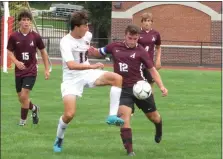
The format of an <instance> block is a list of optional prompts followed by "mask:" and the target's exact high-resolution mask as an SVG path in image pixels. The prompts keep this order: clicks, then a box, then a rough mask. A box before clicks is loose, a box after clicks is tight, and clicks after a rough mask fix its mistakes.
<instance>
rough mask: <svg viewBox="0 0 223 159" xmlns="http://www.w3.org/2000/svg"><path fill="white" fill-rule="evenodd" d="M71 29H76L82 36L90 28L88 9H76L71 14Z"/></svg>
mask: <svg viewBox="0 0 223 159" xmlns="http://www.w3.org/2000/svg"><path fill="white" fill-rule="evenodd" d="M70 25H71V30H72V31H75V32H76V33H77V34H78V36H79V37H80V38H81V37H83V36H84V35H85V33H86V32H87V31H88V30H89V28H88V14H87V11H85V10H81V11H76V12H74V13H73V14H72V15H71V20H70Z"/></svg>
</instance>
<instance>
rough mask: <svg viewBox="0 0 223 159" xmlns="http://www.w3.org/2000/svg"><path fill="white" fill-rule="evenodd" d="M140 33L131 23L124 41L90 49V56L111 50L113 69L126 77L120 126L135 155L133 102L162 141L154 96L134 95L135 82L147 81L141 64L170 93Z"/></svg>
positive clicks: (160, 86) (123, 137)
mask: <svg viewBox="0 0 223 159" xmlns="http://www.w3.org/2000/svg"><path fill="white" fill-rule="evenodd" d="M139 33H140V29H139V28H138V27H137V26H135V25H129V26H127V28H126V30H125V41H124V42H117V43H111V44H109V45H107V46H106V47H103V48H100V49H99V51H98V50H97V49H95V48H93V47H91V48H90V49H89V54H91V55H99V52H100V54H101V55H106V53H111V54H112V57H113V60H114V63H113V65H114V72H116V73H118V74H120V75H121V76H122V77H123V85H122V93H121V97H120V107H119V111H118V115H119V116H120V117H121V118H122V119H124V125H123V126H121V129H120V131H121V138H122V141H123V145H124V147H125V148H126V150H127V153H128V155H129V156H134V155H135V153H134V152H133V147H132V129H131V127H130V119H131V112H132V109H133V108H134V103H135V104H136V105H137V106H138V108H139V109H141V110H142V111H143V112H144V113H145V115H146V116H147V118H148V119H149V120H151V121H152V122H153V123H154V124H155V127H156V134H155V141H156V142H157V143H159V142H160V141H161V137H162V121H161V117H160V114H159V113H158V111H157V110H156V105H155V102H154V98H153V95H151V96H150V97H149V98H147V99H146V100H138V99H136V97H135V96H134V95H133V85H134V84H135V83H136V82H137V81H139V80H145V78H144V77H143V74H142V64H144V66H145V68H146V69H147V70H148V71H149V72H150V74H151V75H152V77H153V79H154V81H155V82H156V84H157V85H158V87H159V88H160V90H161V92H162V95H163V96H166V95H167V94H168V90H167V89H166V88H165V87H164V85H163V83H162V80H161V77H160V75H159V73H158V72H157V70H156V69H155V67H153V62H152V59H151V57H150V56H149V54H148V53H147V52H146V51H145V49H144V48H143V47H142V46H141V45H138V44H137V41H138V39H139Z"/></svg>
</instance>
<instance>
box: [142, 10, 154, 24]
mask: <svg viewBox="0 0 223 159" xmlns="http://www.w3.org/2000/svg"><path fill="white" fill-rule="evenodd" d="M147 19H149V20H151V21H152V22H153V14H152V13H149V12H147V13H143V14H142V15H141V22H143V21H146V20H147Z"/></svg>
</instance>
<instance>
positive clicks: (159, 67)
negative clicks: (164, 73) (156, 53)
mask: <svg viewBox="0 0 223 159" xmlns="http://www.w3.org/2000/svg"><path fill="white" fill-rule="evenodd" d="M155 67H156V70H159V69H161V62H160V61H156V63H155Z"/></svg>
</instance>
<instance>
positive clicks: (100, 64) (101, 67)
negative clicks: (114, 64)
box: [91, 62, 104, 69]
mask: <svg viewBox="0 0 223 159" xmlns="http://www.w3.org/2000/svg"><path fill="white" fill-rule="evenodd" d="M91 66H92V69H97V68H98V69H103V68H104V64H103V63H100V62H98V63H96V64H93V65H91Z"/></svg>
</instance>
